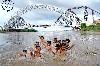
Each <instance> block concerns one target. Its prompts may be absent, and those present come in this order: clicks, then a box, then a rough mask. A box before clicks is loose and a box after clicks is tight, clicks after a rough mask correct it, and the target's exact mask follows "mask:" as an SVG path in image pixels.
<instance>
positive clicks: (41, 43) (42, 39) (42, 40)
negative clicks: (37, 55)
mask: <svg viewBox="0 0 100 66" xmlns="http://www.w3.org/2000/svg"><path fill="white" fill-rule="evenodd" d="M39 37H40V42H39V43H40V46H41V48H43V49H44V48H45V47H46V41H45V38H44V36H39Z"/></svg>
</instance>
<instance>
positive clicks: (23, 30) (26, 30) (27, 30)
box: [21, 28, 37, 32]
mask: <svg viewBox="0 0 100 66" xmlns="http://www.w3.org/2000/svg"><path fill="white" fill-rule="evenodd" d="M21 32H37V30H35V29H28V28H25V29H22V30H21Z"/></svg>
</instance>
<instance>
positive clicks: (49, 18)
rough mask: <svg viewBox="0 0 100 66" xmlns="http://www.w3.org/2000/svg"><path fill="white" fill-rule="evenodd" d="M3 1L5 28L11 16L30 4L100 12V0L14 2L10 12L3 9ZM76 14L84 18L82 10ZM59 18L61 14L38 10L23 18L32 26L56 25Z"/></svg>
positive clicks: (1, 13)
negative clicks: (88, 8)
mask: <svg viewBox="0 0 100 66" xmlns="http://www.w3.org/2000/svg"><path fill="white" fill-rule="evenodd" d="M3 1H4V0H0V26H3V25H4V23H7V21H8V20H9V19H10V18H11V16H13V15H15V13H16V11H18V10H19V9H22V8H24V7H25V6H27V5H30V4H34V5H35V4H45V5H51V6H56V7H59V8H62V9H64V10H67V9H68V8H73V7H77V6H88V7H90V8H92V9H94V10H96V11H98V12H100V7H99V6H100V0H12V1H13V2H14V5H11V6H14V8H13V10H11V11H9V12H7V11H5V10H3V9H2V7H1V3H2V2H3ZM75 12H76V13H77V14H78V15H79V16H80V17H82V11H81V10H79V11H78V10H77V11H75ZM79 12H80V13H79ZM59 16H60V14H58V13H55V12H52V11H48V10H43V9H40V10H38V9H37V10H32V11H29V12H27V13H25V14H24V15H22V16H21V17H23V18H24V20H25V21H26V22H28V23H31V24H51V23H54V22H55V21H56V19H57V18H58V17H59ZM89 16H91V15H89ZM97 17H98V16H97ZM97 17H96V18H97Z"/></svg>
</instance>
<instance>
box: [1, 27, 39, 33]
mask: <svg viewBox="0 0 100 66" xmlns="http://www.w3.org/2000/svg"><path fill="white" fill-rule="evenodd" d="M0 32H1V33H5V32H38V31H37V30H35V29H28V28H25V29H6V30H0Z"/></svg>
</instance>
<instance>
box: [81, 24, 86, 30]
mask: <svg viewBox="0 0 100 66" xmlns="http://www.w3.org/2000/svg"><path fill="white" fill-rule="evenodd" d="M86 27H87V26H86V23H81V30H83V31H86Z"/></svg>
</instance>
